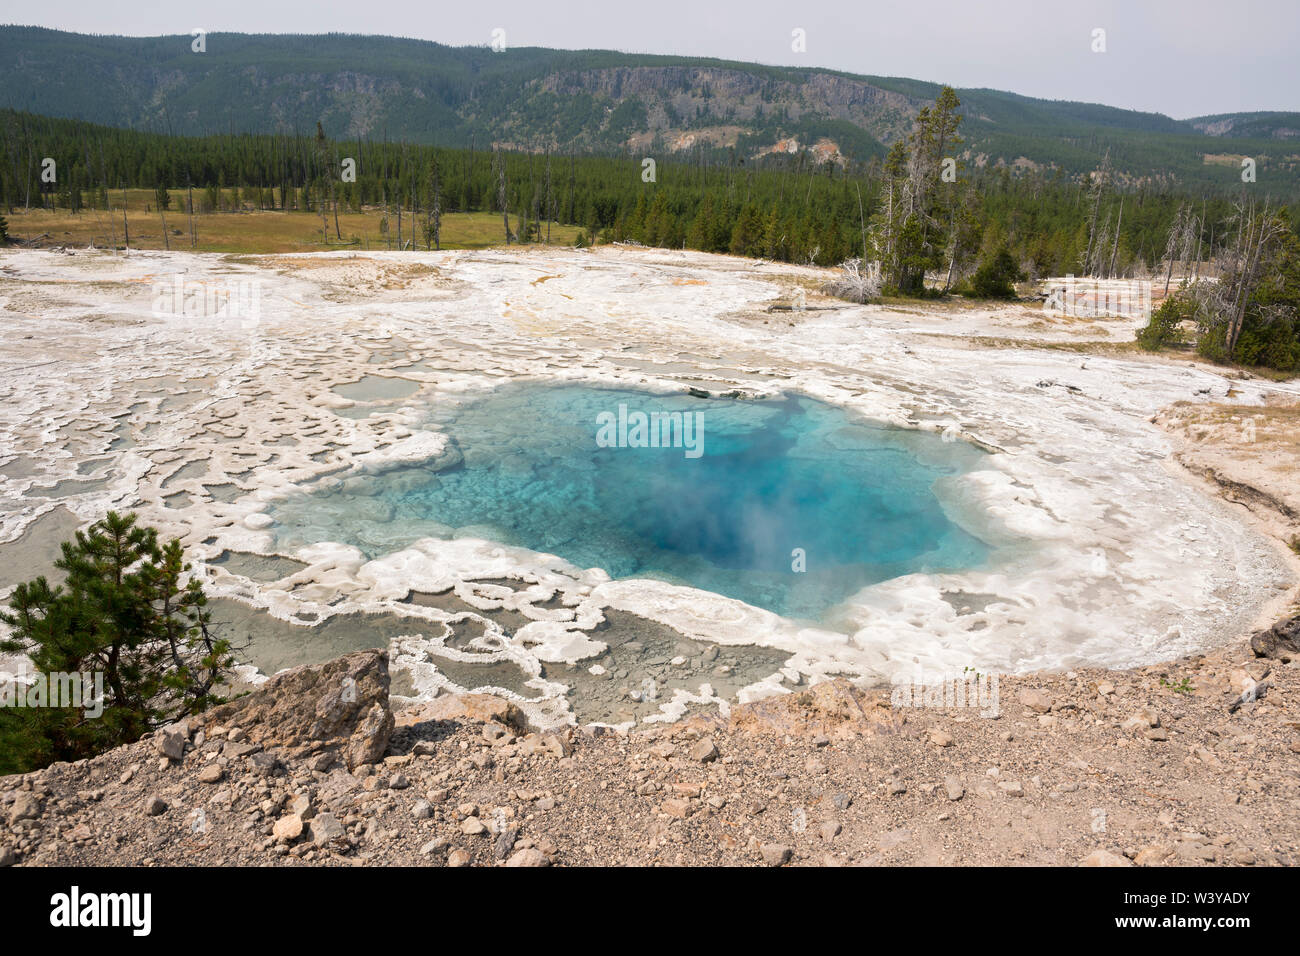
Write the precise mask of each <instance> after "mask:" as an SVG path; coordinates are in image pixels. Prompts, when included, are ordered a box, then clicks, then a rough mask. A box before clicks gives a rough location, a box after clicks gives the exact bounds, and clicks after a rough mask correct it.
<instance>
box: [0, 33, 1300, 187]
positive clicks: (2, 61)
mask: <svg viewBox="0 0 1300 956" xmlns="http://www.w3.org/2000/svg"><path fill="white" fill-rule="evenodd" d="M485 39H486V38H485ZM191 44H192V39H191V37H190V36H170V37H143V38H142V37H115V36H85V35H81V34H75V33H63V32H59V31H54V30H47V29H43V28H37V27H19V26H5V27H0V106H5V107H12V108H14V109H19V110H25V111H30V112H33V113H40V114H44V115H48V116H60V117H70V118H78V119H85V120H91V121H94V122H98V123H104V124H108V125H112V126H118V127H127V128H132V129H138V130H147V131H152V132H160V133H172V134H188V135H204V134H214V133H231V132H235V133H239V132H268V133H269V132H293V131H297V132H310V131H312V130H314V129H315V125H316V123H317V122H318V121H320V122H321V123H322V124H323V126H324V130H325V132H326V134H327V135H328V136H330V137H331V138H337V139H375V140H382V139H388V140H407V141H410V142H415V143H436V144H438V145H443V146H468V145H470V144H471V143H477V144H478V145H479V146H484V145H487V144H489V143H500V144H502V145H506V146H509V147H513V148H516V149H524V150H541V149H545V148H548V147H549V148H553V149H558V150H561V151H565V152H567V151H570V150H574V151H578V152H594V153H615V152H624V151H627V152H631V153H634V154H641V155H653V154H656V153H658V154H664V153H671V154H678V155H684V156H689V155H691V154H692V153H703V154H711V153H714V152H715V151H721V152H722V153H723V154H724V155H726V156H728V157H729V158H730V159H731V161H733V162H734V161H746V162H753V161H754V160H756V159H760V158H761V157H763V156H765V155H768V154H770V152H771V151H773V150H779V151H781V152H783V153H785V154H787V155H788V154H790V153H795V154H800V155H808V156H810V157H811V158H813V159H816V160H820V161H845V160H848V161H851V160H867V159H871V158H873V157H879V156H882V155H883V153H884V151H885V148H886V147H887V146H888V145H889V144H891V143H893V142H895V141H897V140H898V139H899V138H900V137H901V136H903V135H904V134H905V133H906V132H907V130H908V129H909V128H910V126H911V123H912V120H913V119H914V117H915V116H916V113H917V111H918V110H919V108H920V107H921V106H923V105H924V104H925V103H927V102H932V101H933V100H934V98H935V96H936V94H937V93H938V91H939V88H940V87H939V85H938V84H936V83H929V82H922V81H919V80H908V79H891V78H884V77H874V76H857V75H853V74H848V73H840V72H836V71H832V70H823V69H804V68H793V67H774V66H761V65H757V64H752V63H737V62H729V61H723V60H709V59H700V58H691V57H671V56H649V55H632V54H624V53H616V52H609V51H599V50H585V51H563V50H549V49H541V48H536V47H522V48H517V49H515V48H511V49H507V50H505V51H504V52H501V53H495V52H493V51H492V50H491V49H489V48H488V47H487V46H486V45H485V46H482V47H448V46H443V45H441V44H437V43H430V42H427V41H422V40H408V39H398V38H393V37H380V36H353V35H344V34H329V35H320V36H306V35H301V36H291V35H262V34H257V35H249V34H230V33H211V34H208V35H207V37H206V38H205V44H206V50H205V52H202V53H195V52H193V51H192V50H191ZM958 94H959V96H960V98H961V101H962V112H963V114H964V116H965V121H964V123H963V124H962V132H963V136H964V137H965V139H966V144H965V146H964V152H965V157H966V159H967V161H968V162H969V163H971V164H972V165H976V166H994V167H996V166H999V165H1006V166H1007V167H1009V168H1010V169H1011V170H1013V171H1020V170H1027V169H1035V168H1037V169H1039V170H1043V171H1050V170H1051V169H1052V168H1060V169H1061V170H1062V171H1063V172H1065V173H1067V174H1079V173H1083V172H1086V171H1088V170H1091V169H1093V168H1095V167H1096V166H1097V164H1098V161H1099V159H1100V157H1101V155H1102V154H1103V153H1104V152H1106V151H1109V152H1110V159H1111V163H1112V166H1113V168H1114V170H1115V173H1116V175H1117V176H1118V177H1119V178H1120V179H1121V180H1127V181H1128V182H1129V183H1130V184H1133V185H1139V186H1155V187H1157V188H1170V187H1177V188H1182V189H1189V190H1193V191H1204V190H1207V189H1210V190H1213V189H1216V188H1231V187H1232V186H1234V185H1237V184H1239V182H1240V166H1239V163H1240V158H1241V157H1242V156H1250V157H1252V158H1254V159H1255V161H1256V164H1257V171H1258V175H1259V178H1260V181H1261V182H1266V181H1267V182H1270V183H1271V185H1272V187H1273V188H1274V190H1275V191H1276V193H1278V194H1294V192H1295V190H1296V188H1297V186H1298V185H1300V142H1297V137H1300V114H1295V113H1251V114H1227V115H1220V116H1210V117H1203V118H1199V119H1195V120H1181V121H1180V120H1174V119H1171V118H1169V117H1167V116H1163V115H1161V114H1157V113H1141V112H1135V111H1130V110H1121V109H1115V108H1112V107H1107V106H1096V105H1089V104H1084V103H1070V102H1054V101H1048V100H1038V99H1033V98H1030V97H1025V96H1019V95H1016V94H1012V93H1004V92H999V91H996V90H983V89H980V90H959V91H958ZM701 158H716V155H713V156H702V157H701Z"/></svg>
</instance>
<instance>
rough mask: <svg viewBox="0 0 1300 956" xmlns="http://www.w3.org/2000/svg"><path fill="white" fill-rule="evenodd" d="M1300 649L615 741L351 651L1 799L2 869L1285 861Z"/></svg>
mask: <svg viewBox="0 0 1300 956" xmlns="http://www.w3.org/2000/svg"><path fill="white" fill-rule="evenodd" d="M1297 638H1300V618H1297V619H1293V620H1292V621H1290V622H1289V623H1287V624H1280V625H1278V626H1277V627H1275V628H1274V630H1273V631H1272V632H1262V633H1260V634H1257V635H1256V636H1255V637H1254V638H1253V639H1252V642H1250V643H1246V642H1241V643H1238V644H1235V645H1231V646H1228V647H1225V648H1222V649H1219V650H1216V651H1213V652H1210V653H1207V654H1205V655H1200V656H1197V657H1193V658H1188V659H1185V660H1181V661H1175V662H1170V663H1166V664H1161V665H1155V666H1150V667H1144V668H1140V669H1137V670H1130V671H1115V670H1101V669H1091V670H1082V669H1081V670H1077V671H1069V672H1065V673H1057V674H1038V675H1031V676H1028V677H1022V678H1008V677H1004V678H1001V679H1000V681H999V683H998V694H999V706H998V710H999V715H998V716H997V717H982V716H980V713H981V711H980V710H979V709H976V708H972V707H966V708H950V709H940V708H933V707H924V706H922V707H916V706H905V705H903V704H902V703H901V702H900V701H899V700H894V701H893V702H892V703H891V695H890V693H889V692H888V691H884V690H880V691H865V692H864V691H860V690H858V689H857V688H855V687H853V686H852V685H850V684H849V683H848V682H846V681H843V680H837V681H830V682H824V683H821V684H817V685H814V686H812V687H810V688H808V689H807V690H805V691H803V692H796V693H792V694H788V695H782V696H779V697H773V698H767V699H765V700H761V701H758V702H755V703H751V704H747V705H744V706H739V707H735V708H733V709H732V711H731V714H730V717H729V719H723V718H720V717H716V716H714V717H703V716H697V717H692V718H689V719H687V720H685V721H683V722H681V723H677V724H672V725H665V726H662V727H657V728H654V729H652V730H650V731H648V732H644V731H641V732H634V733H632V734H629V735H621V734H616V733H613V732H609V731H604V732H596V731H593V730H581V729H573V728H568V729H564V730H561V731H552V732H534V731H532V730H530V728H528V727H527V726H526V725H525V723H524V719H523V717H522V715H521V714H520V712H519V711H518V710H517V709H516V708H515V707H514V705H513V704H511V703H509V702H508V701H506V700H504V699H501V698H497V697H492V696H489V695H480V694H469V695H458V696H448V697H442V698H438V699H435V700H434V701H432V702H430V703H428V704H425V705H422V706H420V707H417V708H412V709H407V710H403V711H400V712H398V713H396V714H394V713H392V711H391V710H390V709H389V702H388V682H389V678H388V660H387V654H386V653H385V652H382V651H378V650H374V651H360V652H356V653H353V654H350V655H347V656H346V657H342V658H339V659H337V660H334V661H331V662H329V663H327V664H325V665H322V666H320V667H315V668H306V667H304V668H298V669H296V670H293V671H289V672H286V673H284V674H281V675H278V676H277V677H276V678H274V679H273V680H272V681H271V682H269V683H268V684H267V685H265V686H263V687H262V688H261V689H259V690H257V691H254V692H253V693H252V694H250V695H248V696H246V697H243V698H240V699H238V700H236V701H234V702H232V703H229V704H226V705H223V706H222V707H219V708H217V709H215V710H214V711H211V712H209V713H208V714H205V715H203V716H202V717H200V718H196V719H194V720H192V721H190V722H189V723H188V724H187V725H173V726H172V727H168V728H163V729H162V730H160V731H158V732H156V733H155V734H153V735H151V736H150V737H147V738H145V739H143V740H141V741H140V742H138V743H136V744H132V745H129V746H124V747H121V748H118V749H116V750H114V751H111V752H109V753H106V754H103V755H101V756H99V757H96V758H94V759H91V760H84V761H80V762H78V763H76V764H56V765H54V766H51V767H49V768H46V769H45V770H42V771H39V772H35V773H31V774H26V775H21V776H11V777H8V778H4V779H3V780H0V811H2V812H3V819H4V826H3V827H2V828H0V863H4V864H6V865H11V864H19V865H27V866H42V865H72V866H83V865H110V866H122V865H144V866H152V865H199V866H217V865H314V866H322V865H324V866H354V865H361V866H388V865H394V864H396V865H427V866H493V865H504V866H575V865H578V866H581V865H613V866H622V865H632V866H644V865H688V866H699V865H713V866H716V865H720V864H721V865H767V866H780V865H805V866H806V865H813V866H840V865H866V866H872V865H972V864H974V865H980V864H991V865H1021V864H1025V865H1064V866H1073V865H1084V866H1133V865H1138V866H1182V865H1229V866H1273V865H1283V866H1289V865H1293V864H1295V863H1296V862H1298V861H1300V845H1298V844H1300V822H1298V821H1297V818H1296V815H1295V807H1296V805H1297V800H1298V799H1300V716H1298V715H1297V711H1296V704H1295V701H1296V692H1297V686H1298V685H1300V673H1298V670H1297V668H1298V667H1300V663H1297V659H1296V657H1295V654H1296V642H1297ZM1252 687H1253V688H1254V690H1253V691H1251V688H1252ZM1243 694H1244V696H1245V698H1246V699H1245V701H1244V702H1242V697H1243ZM1252 697H1253V698H1256V699H1251V698H1252ZM1234 705H1235V707H1234Z"/></svg>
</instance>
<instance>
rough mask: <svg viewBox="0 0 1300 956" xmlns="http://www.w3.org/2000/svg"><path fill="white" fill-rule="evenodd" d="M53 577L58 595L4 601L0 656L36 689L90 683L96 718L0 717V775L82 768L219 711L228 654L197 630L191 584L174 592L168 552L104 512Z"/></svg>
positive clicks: (34, 593) (12, 711)
mask: <svg viewBox="0 0 1300 956" xmlns="http://www.w3.org/2000/svg"><path fill="white" fill-rule="evenodd" d="M55 567H56V568H58V569H59V570H61V571H64V572H65V573H66V574H67V580H66V581H65V583H64V584H62V585H59V586H57V587H53V588H51V587H50V585H49V583H48V582H47V581H46V579H45V578H44V577H39V578H37V579H36V580H34V581H30V582H27V583H24V584H20V585H18V587H17V588H16V589H15V590H14V593H13V595H12V596H11V597H10V600H9V610H8V611H7V612H0V620H3V621H4V622H5V623H6V624H7V625H9V627H10V628H11V629H12V633H11V635H10V636H9V637H8V638H7V639H5V640H3V641H0V651H4V652H6V653H11V654H13V653H18V654H25V655H26V656H27V657H28V658H30V660H31V664H32V668H33V669H34V671H35V676H36V678H37V680H38V682H43V681H46V680H48V679H50V677H51V675H82V674H86V675H90V674H94V675H95V678H94V683H95V684H96V685H97V686H96V687H95V689H96V690H98V689H99V688H100V687H102V693H103V697H102V701H100V702H98V704H102V712H99V713H96V711H98V710H99V706H98V705H96V706H92V705H91V704H90V702H88V701H87V702H85V703H86V705H85V706H81V707H73V706H62V707H53V706H41V707H22V708H18V707H0V773H16V772H26V771H28V770H32V769H35V768H37V767H41V766H44V765H46V764H48V763H50V762H52V761H55V760H69V761H71V760H78V759H80V758H82V757H88V756H92V755H94V754H97V753H100V752H102V751H104V750H108V749H110V748H112V747H116V746H119V745H121V744H125V743H130V742H132V741H134V740H137V739H139V738H140V737H141V736H142V735H144V734H145V733H148V732H149V731H151V730H154V729H155V728H157V727H160V726H162V725H163V724H167V723H170V722H172V721H175V720H178V719H180V718H183V717H186V716H188V715H190V714H194V713H197V712H198V711H200V710H203V709H204V708H206V707H207V706H209V705H210V704H213V703H216V702H218V701H219V700H220V698H218V697H217V696H216V694H215V692H214V688H216V687H217V686H218V684H219V683H220V682H221V680H222V679H223V678H224V676H225V675H226V673H227V672H228V670H229V668H230V667H231V666H232V665H233V663H234V659H233V658H232V657H231V656H230V644H229V642H228V641H225V640H218V639H216V638H214V637H213V636H212V634H211V632H210V630H209V612H208V611H207V610H206V609H205V607H206V604H207V598H206V597H205V596H204V594H203V590H202V588H201V587H200V585H199V582H198V580H197V579H190V581H189V582H188V583H187V584H184V585H182V584H181V578H182V576H183V575H184V574H185V573H186V572H187V571H188V570H189V565H187V564H185V562H184V557H183V554H182V551H181V543H180V541H177V540H172V541H171V542H169V543H168V544H166V545H160V544H159V542H158V532H157V531H155V530H154V529H152V528H144V527H139V526H137V525H136V523H135V515H126V516H121V515H118V514H117V513H115V512H111V511H110V512H109V513H108V515H107V517H105V518H104V519H103V520H102V521H99V522H96V523H95V524H93V525H92V526H91V527H90V529H89V530H88V531H85V532H82V531H78V532H77V537H76V540H75V541H73V542H65V543H64V544H63V556H62V557H61V558H60V559H59V560H58V561H56V562H55ZM50 686H52V684H51V685H50ZM65 686H66V685H65ZM20 688H22V685H17V686H16V687H15V690H18V689H20ZM48 703H54V702H53V701H48Z"/></svg>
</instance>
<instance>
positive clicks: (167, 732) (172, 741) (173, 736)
mask: <svg viewBox="0 0 1300 956" xmlns="http://www.w3.org/2000/svg"><path fill="white" fill-rule="evenodd" d="M189 739H190V735H189V731H188V729H187V728H186V726H185V725H184V724H168V725H167V726H166V727H160V728H158V730H157V731H156V732H155V733H154V735H153V749H154V750H156V751H158V753H160V754H162V755H163V756H164V757H166V758H167V759H168V760H180V759H181V758H182V757H184V756H185V744H186V742H187V741H188V740H189Z"/></svg>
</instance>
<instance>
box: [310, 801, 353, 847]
mask: <svg viewBox="0 0 1300 956" xmlns="http://www.w3.org/2000/svg"><path fill="white" fill-rule="evenodd" d="M308 827H309V828H310V830H311V842H312V843H314V844H316V846H323V845H324V844H326V843H331V842H333V841H334V840H341V839H343V838H344V837H345V836H347V831H346V830H344V829H343V824H342V823H340V822H339V819H338V817H336V816H334V814H332V813H330V812H329V811H328V810H325V811H322V812H321V813H318V814H316V816H314V817H312V818H311V822H310V823H308Z"/></svg>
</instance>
